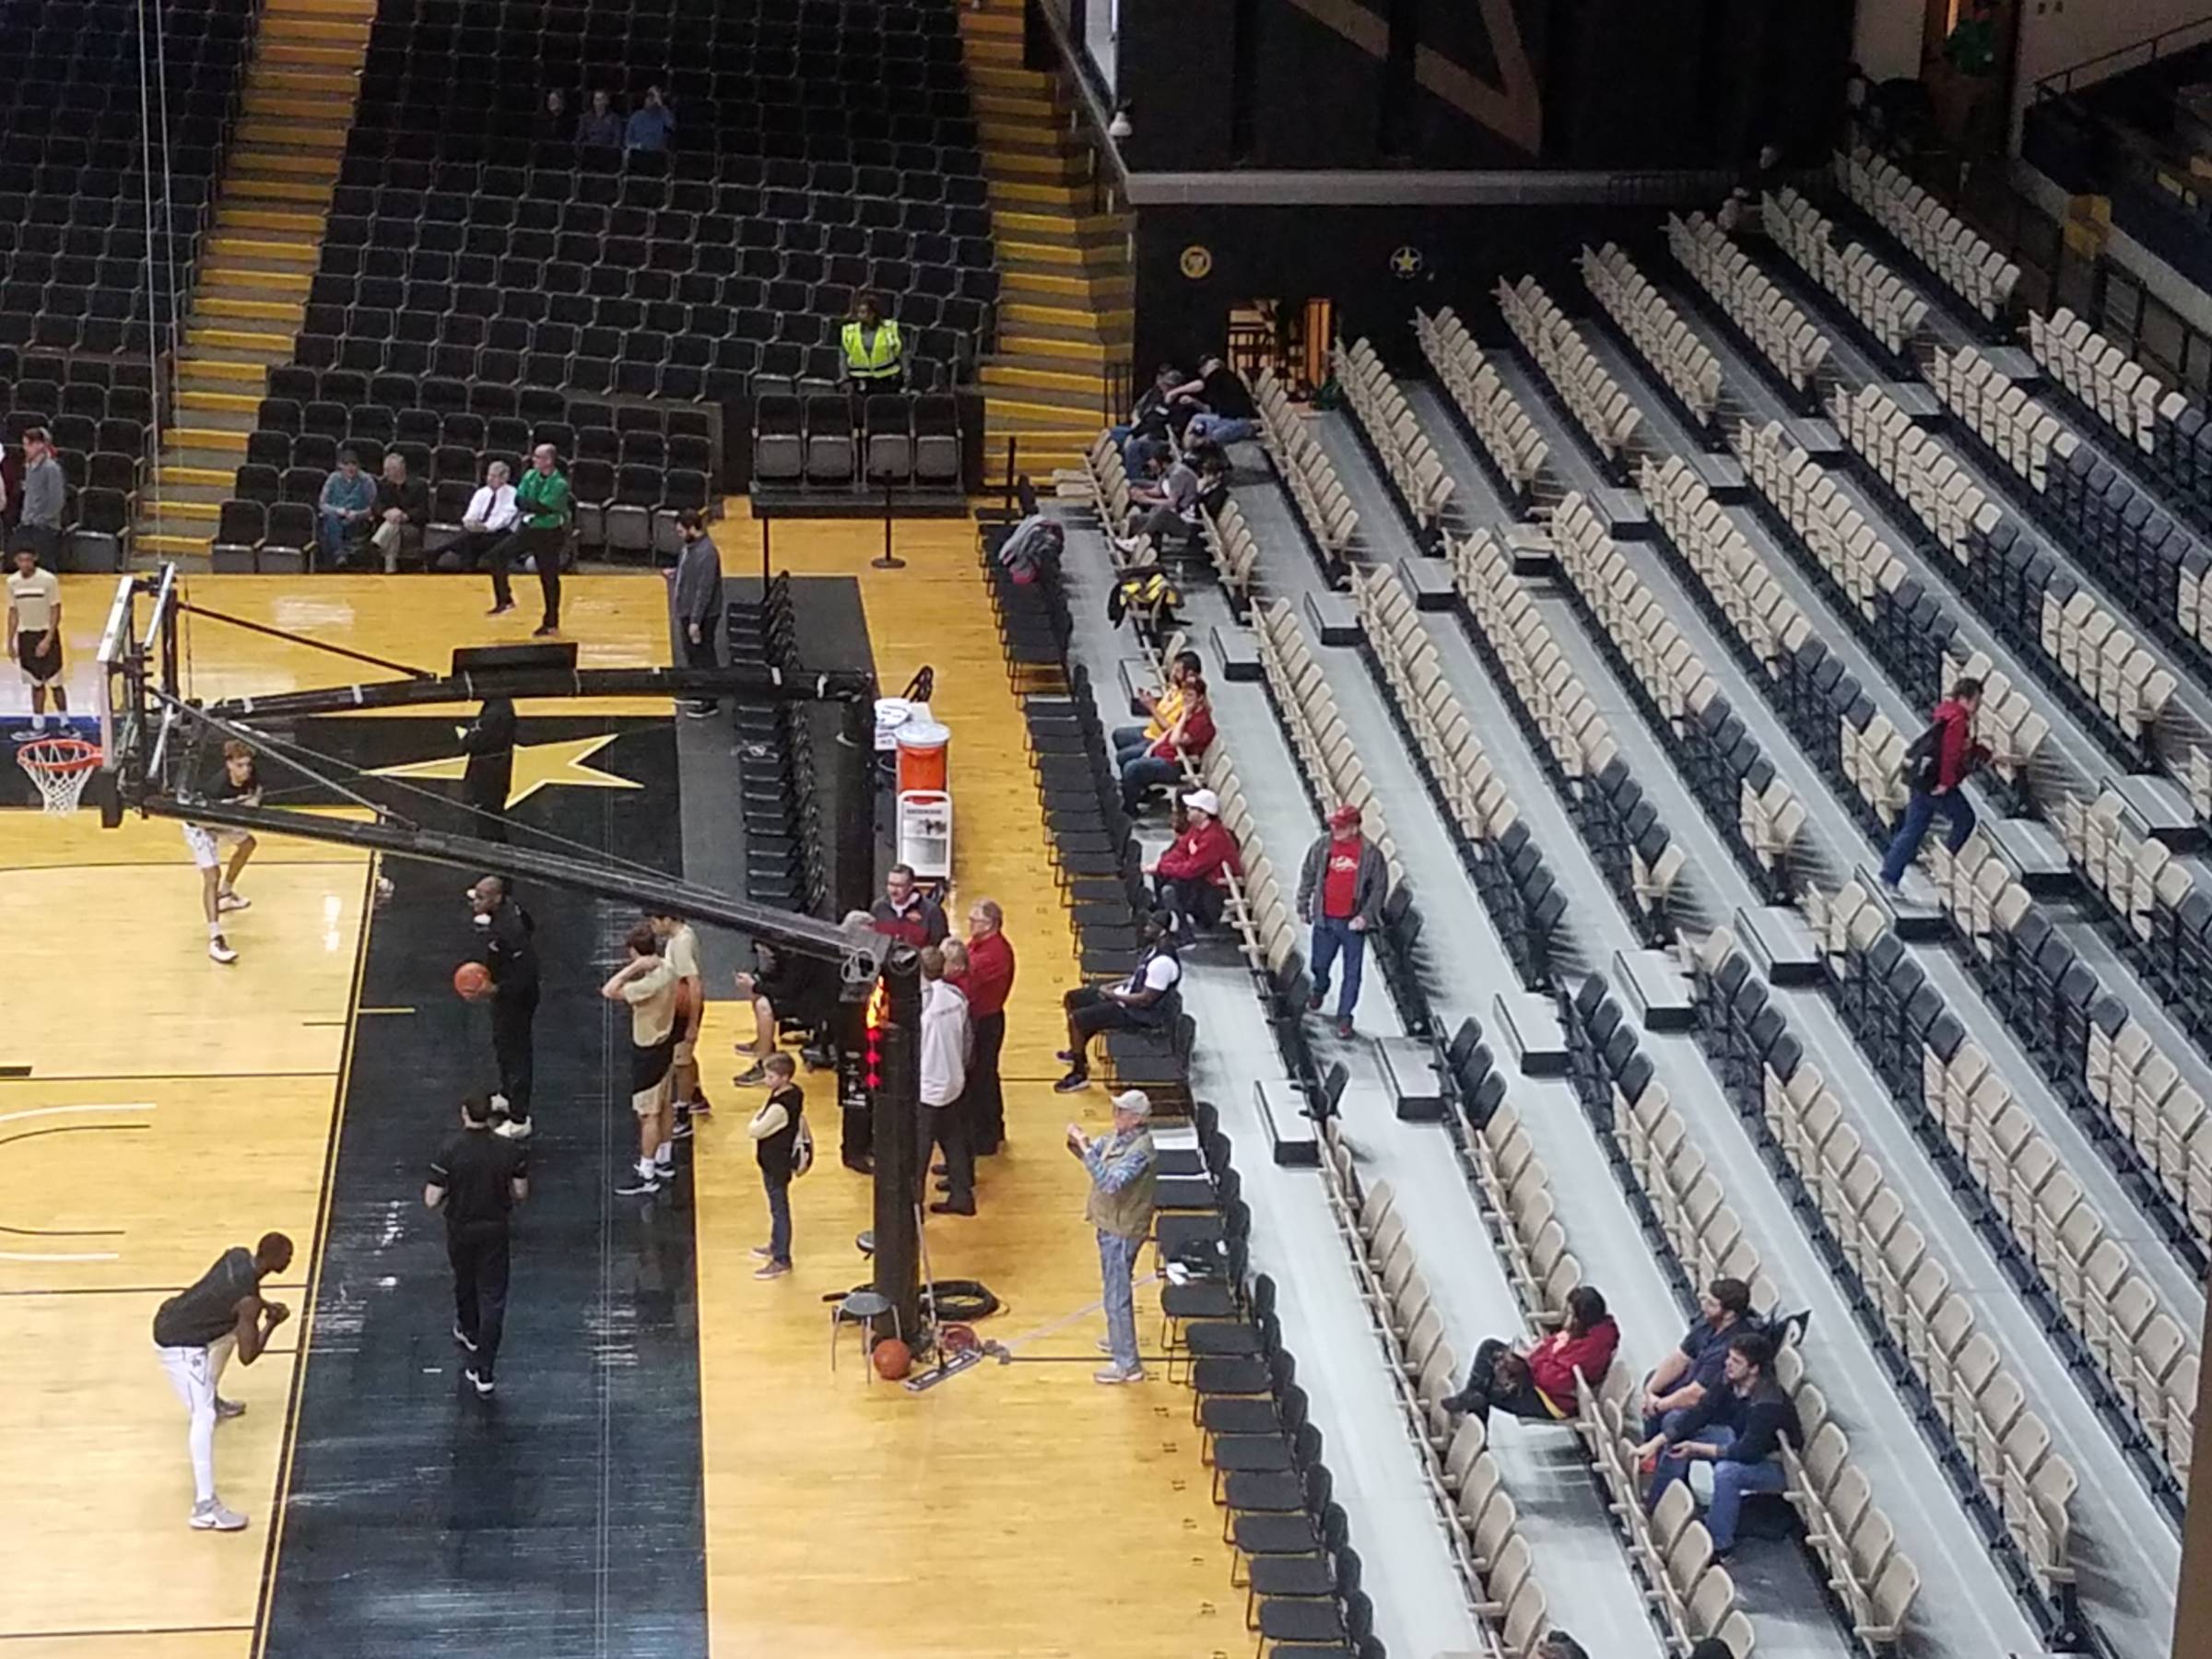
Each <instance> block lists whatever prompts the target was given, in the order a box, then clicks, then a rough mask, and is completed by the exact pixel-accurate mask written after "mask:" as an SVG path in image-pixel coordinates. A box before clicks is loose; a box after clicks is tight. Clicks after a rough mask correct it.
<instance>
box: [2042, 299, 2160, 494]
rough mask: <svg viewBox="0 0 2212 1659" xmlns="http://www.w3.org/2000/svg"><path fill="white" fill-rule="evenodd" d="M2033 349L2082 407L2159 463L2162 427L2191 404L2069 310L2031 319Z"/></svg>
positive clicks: (2061, 308) (2061, 310) (2063, 308)
mask: <svg viewBox="0 0 2212 1659" xmlns="http://www.w3.org/2000/svg"><path fill="white" fill-rule="evenodd" d="M2028 349H2029V350H2030V352H2031V353H2033V354H2034V357H2035V360H2036V361H2037V362H2039V363H2041V365H2042V366H2043V367H2044V368H2045V369H2047V370H2049V371H2050V372H2051V378H2052V379H2053V380H2054V381H2056V382H2058V383H2059V384H2060V385H2061V386H2064V387H2065V389H2066V390H2067V391H2068V392H2070V393H2072V394H2074V399H2075V401H2076V402H2077V403H2078V404H2080V405H2081V406H2083V407H2084V408H2086V409H2088V410H2090V411H2091V412H2093V413H2094V414H2095V415H2096V417H2097V418H2099V419H2100V420H2101V421H2103V422H2104V423H2105V424H2106V425H2107V426H2109V427H2111V428H2112V430H2114V431H2115V432H2117V433H2119V434H2120V436H2121V437H2123V438H2124V439H2125V440H2126V441H2128V443H2129V444H2130V445H2131V446H2132V447H2134V448H2136V449H2137V450H2140V451H2141V452H2142V453H2144V454H2146V455H2148V456H2151V457H2153V458H2154V459H2155V458H2156V457H2157V455H2158V453H2159V441H2158V428H2159V423H2160V422H2161V421H2165V422H2167V423H2169V424H2171V422H2172V421H2173V420H2174V419H2175V418H2176V417H2178V416H2179V415H2180V413H2181V411H2182V410H2183V408H2185V407H2187V406H2188V400H2187V399H2186V398H2184V397H2182V396H2181V395H2180V394H2178V393H2169V392H2168V391H2167V390H2166V388H2165V386H2164V385H2163V384H2162V383H2161V382H2159V378H2158V376H2157V375H2155V374H2153V373H2151V372H2150V371H2148V370H2147V369H2145V368H2144V367H2143V366H2142V365H2141V364H2140V363H2138V362H2136V360H2135V359H2133V358H2131V357H2130V356H2128V354H2127V353H2126V352H2124V351H2123V350H2121V349H2120V347H2117V346H2115V345H2113V344H2112V341H2110V340H2108V339H2106V338H2105V337H2104V335H2101V334H2100V333H2098V332H2097V330H2095V329H2094V328H2092V327H2090V326H2089V324H2088V323H2086V322H2085V321H2083V320H2082V319H2081V318H2079V317H2077V316H2076V315H2075V314H2074V313H2073V312H2072V311H2070V310H2068V309H2067V308H2066V307H2065V306H2063V305H2062V306H2060V307H2059V308H2058V310H2057V311H2055V312H2052V314H2051V315H2050V316H2049V317H2045V316H2044V315H2043V314H2042V312H2034V311H2031V312H2029V313H2028Z"/></svg>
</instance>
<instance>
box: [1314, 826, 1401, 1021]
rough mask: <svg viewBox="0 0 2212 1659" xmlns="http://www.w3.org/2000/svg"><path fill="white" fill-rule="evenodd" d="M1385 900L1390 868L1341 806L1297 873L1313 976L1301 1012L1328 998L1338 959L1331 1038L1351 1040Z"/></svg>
mask: <svg viewBox="0 0 2212 1659" xmlns="http://www.w3.org/2000/svg"><path fill="white" fill-rule="evenodd" d="M1389 894H1390V865H1389V863H1388V861H1387V860H1385V859H1384V858H1383V856H1382V848H1380V847H1378V846H1376V845H1375V843H1374V842H1373V841H1369V840H1368V839H1367V837H1366V835H1365V834H1363V833H1362V832H1361V830H1360V827H1359V807H1357V806H1353V805H1352V804H1351V803H1350V802H1348V801H1347V802H1345V803H1344V804H1343V805H1341V806H1337V807H1336V808H1335V811H1333V812H1331V813H1330V814H1329V828H1328V832H1327V833H1326V834H1324V835H1323V836H1321V837H1319V838H1318V839H1317V840H1315V841H1314V842H1313V844H1312V846H1310V847H1308V848H1307V849H1306V862H1305V864H1304V865H1303V867H1301V868H1300V871H1299V873H1298V919H1299V920H1300V921H1301V922H1309V923H1311V924H1312V926H1313V947H1312V950H1311V951H1309V952H1308V953H1307V955H1308V957H1309V958H1310V959H1311V965H1312V971H1313V991H1312V995H1311V996H1309V997H1308V998H1307V1000H1306V1012H1307V1013H1309V1014H1318V1013H1320V1012H1321V1005H1322V1003H1323V1001H1324V999H1325V998H1326V997H1327V996H1328V994H1329V971H1330V969H1332V968H1333V967H1335V963H1336V959H1337V957H1338V955H1339V954H1341V955H1342V956H1343V958H1344V988H1343V990H1341V991H1339V992H1338V993H1337V995H1336V1035H1337V1036H1339V1037H1346V1038H1348V1037H1350V1036H1351V1034H1352V1010H1353V1009H1354V1008H1355V1007H1357V1006H1359V974H1360V971H1361V969H1363V968H1364V967H1365V966H1366V959H1367V935H1369V934H1371V933H1372V932H1373V931H1374V930H1375V929H1376V928H1378V927H1380V926H1381V925H1382V900H1384V899H1386V898H1387V897H1389Z"/></svg>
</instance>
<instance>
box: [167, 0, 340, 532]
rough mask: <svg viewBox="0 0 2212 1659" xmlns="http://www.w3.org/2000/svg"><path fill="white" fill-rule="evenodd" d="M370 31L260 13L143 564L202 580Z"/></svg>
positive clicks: (325, 206)
mask: <svg viewBox="0 0 2212 1659" xmlns="http://www.w3.org/2000/svg"><path fill="white" fill-rule="evenodd" d="M375 17H376V0H268V3H267V5H266V6H265V7H264V9H263V11H262V14H261V26H260V31H259V33H258V35H257V37H256V38H255V41H254V45H253V63H252V64H251V65H249V66H248V69H247V72H246V83H245V89H244V93H243V96H242V99H241V108H240V113H239V121H238V127H237V130H236V132H235V133H234V134H233V135H232V136H231V140H230V148H229V155H228V157H227V158H226V160H225V166H224V172H223V182H222V193H221V195H220V196H219V198H218V203H217V208H216V215H215V226H214V229H213V231H212V233H211V234H209V235H208V237H207V238H206V241H204V242H203V243H202V251H201V255H200V265H199V270H198V273H197V276H196V277H195V279H194V288H193V294H192V301H191V305H190V307H189V309H188V310H187V312H186V313H185V319H184V344H183V348H182V351H181V352H180V353H179V354H178V358H177V362H176V370H175V374H176V400H175V414H174V416H173V417H172V418H171V422H170V424H169V425H168V426H167V427H166V428H165V429H164V430H163V432H162V448H161V453H160V456H159V459H158V462H157V464H156V466H155V471H154V476H153V478H152V479H151V480H150V481H149V482H150V485H151V488H148V489H147V490H146V491H145V492H144V493H143V494H142V495H141V496H140V497H139V508H138V524H137V535H136V546H137V549H138V551H139V553H140V554H142V555H145V556H147V558H148V559H152V560H159V559H179V560H182V562H184V563H185V564H186V565H187V567H188V568H189V567H195V566H196V567H198V568H202V569H204V568H206V559H207V557H208V547H209V545H210V544H211V542H212V541H213V539H214V535H215V526H216V521H217V519H218V517H219V516H220V514H221V510H222V503H223V502H224V501H225V500H228V499H229V497H230V496H231V495H233V494H234V493H235V484H236V475H237V470H238V465H239V463H240V462H241V461H242V460H243V459H244V458H245V453H246V437H247V434H248V433H250V432H252V431H253V426H254V420H255V417H256V414H257V412H258V411H259V409H260V407H261V400H262V398H263V396H264V395H265V386H266V382H267V375H268V370H269V368H270V366H271V365H273V364H277V363H288V362H289V361H291V358H292V341H293V337H294V336H295V335H297V334H298V333H299V332H300V324H301V322H302V320H303V319H304V317H305V315H306V310H307V290H308V286H309V284H310V283H311V282H312V279H313V277H314V273H315V262H316V261H317V259H318V258H319V257H320V256H321V254H322V250H323V231H324V218H326V216H327V215H328V213H329V211H330V199H331V191H332V189H333V188H334V187H335V185H336V183H337V182H338V162H339V159H340V158H341V157H342V156H343V154H344V153H345V148H346V135H347V132H348V131H349V130H350V129H351V127H352V125H353V114H354V105H355V101H356V99H357V96H358V93H359V83H360V71H361V63H362V60H363V58H364V57H365V56H366V55H367V53H368V49H369V26H370V24H371V22H372V21H373V20H374V18H375Z"/></svg>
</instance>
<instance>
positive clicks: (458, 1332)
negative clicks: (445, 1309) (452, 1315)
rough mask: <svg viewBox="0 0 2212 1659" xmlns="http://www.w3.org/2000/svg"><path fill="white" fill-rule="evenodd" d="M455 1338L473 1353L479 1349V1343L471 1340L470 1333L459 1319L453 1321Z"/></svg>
mask: <svg viewBox="0 0 2212 1659" xmlns="http://www.w3.org/2000/svg"><path fill="white" fill-rule="evenodd" d="M453 1340H454V1341H455V1342H457V1343H459V1344H460V1345H461V1346H462V1347H465V1348H466V1349H467V1350H468V1351H469V1352H470V1353H472V1354H473V1353H475V1352H476V1351H477V1345H476V1344H475V1342H473V1341H471V1340H470V1338H469V1335H468V1333H467V1332H466V1331H465V1330H463V1329H462V1328H461V1324H460V1322H459V1321H458V1320H456V1321H455V1322H454V1323H453Z"/></svg>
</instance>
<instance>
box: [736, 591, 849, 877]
mask: <svg viewBox="0 0 2212 1659" xmlns="http://www.w3.org/2000/svg"><path fill="white" fill-rule="evenodd" d="M724 631H725V634H726V637H727V641H728V643H727V647H726V649H727V651H728V653H729V661H730V663H731V664H732V665H738V664H750V665H757V666H760V667H769V668H775V669H778V670H780V671H782V673H784V674H785V675H787V676H788V675H795V674H796V673H797V672H798V668H799V662H798V625H797V621H796V619H795V618H794V614H793V610H792V602H791V578H790V576H789V575H788V574H779V575H777V576H776V577H775V578H774V579H773V580H772V581H771V582H769V584H768V587H767V590H766V591H765V593H764V594H762V595H761V596H760V597H759V598H758V599H749V598H748V599H733V600H731V601H729V602H728V604H727V605H726V606H724ZM734 719H735V724H736V733H737V738H738V744H739V751H738V752H739V764H738V771H739V776H740V779H741V788H742V791H743V796H744V812H745V862H746V890H747V893H748V894H749V895H750V896H751V897H752V898H753V899H755V900H758V901H759V902H760V903H762V904H772V905H775V906H778V907H779V908H781V909H784V910H793V911H798V912H802V913H805V914H808V915H820V914H822V913H823V912H824V911H825V909H826V908H827V906H828V902H829V892H830V878H829V870H828V867H827V865H826V864H825V863H824V860H823V853H822V847H823V845H824V831H825V826H824V824H823V820H822V816H821V803H820V799H819V797H818V794H817V792H816V787H815V776H816V769H815V761H814V739H813V735H812V733H811V731H810V729H809V726H808V723H807V718H806V708H805V706H804V705H803V704H801V703H796V702H793V701H791V700H775V701H769V700H759V699H747V698H743V697H739V698H737V699H735V712H734Z"/></svg>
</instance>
